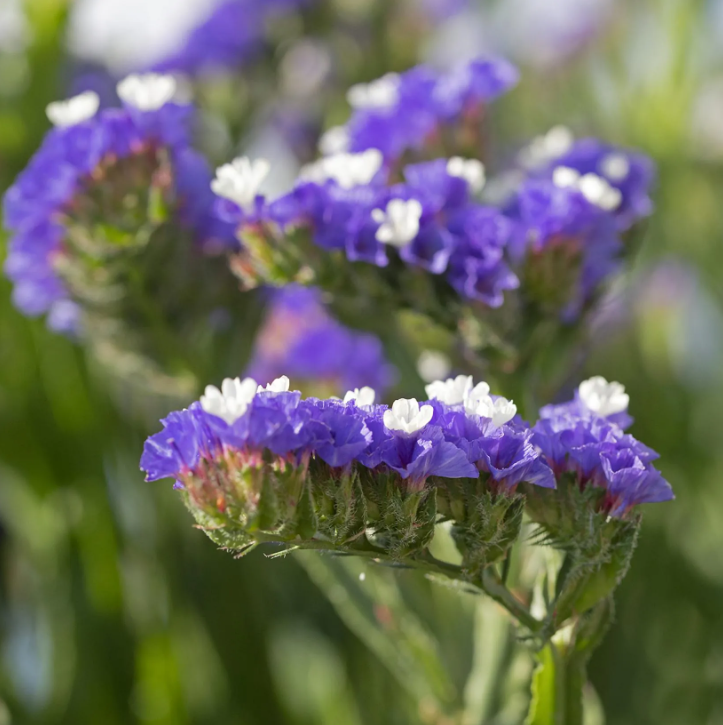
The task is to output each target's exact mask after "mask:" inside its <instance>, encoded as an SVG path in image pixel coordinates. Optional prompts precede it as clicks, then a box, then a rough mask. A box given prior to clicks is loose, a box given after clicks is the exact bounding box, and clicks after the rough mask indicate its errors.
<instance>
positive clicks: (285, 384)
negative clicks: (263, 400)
mask: <svg viewBox="0 0 723 725" xmlns="http://www.w3.org/2000/svg"><path fill="white" fill-rule="evenodd" d="M290 384H291V383H290V381H289V378H287V377H286V375H282V376H281V377H280V378H276V380H274V381H273V382H271V383H269V384H268V385H267V386H266V387H264V386H263V385H259V387H258V392H259V393H264V392H268V393H287V392H288V391H289V386H290Z"/></svg>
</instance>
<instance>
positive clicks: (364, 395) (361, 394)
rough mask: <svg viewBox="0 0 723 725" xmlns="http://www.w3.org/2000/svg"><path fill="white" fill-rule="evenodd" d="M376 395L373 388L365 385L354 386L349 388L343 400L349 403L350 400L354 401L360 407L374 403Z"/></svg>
mask: <svg viewBox="0 0 723 725" xmlns="http://www.w3.org/2000/svg"><path fill="white" fill-rule="evenodd" d="M376 397H377V394H376V391H375V390H374V388H370V387H368V386H365V387H363V388H355V389H354V390H349V391H348V392H347V394H346V395H345V396H344V402H345V403H351V402H352V401H354V402H356V404H357V406H358V407H360V408H362V407H367V406H371V405H374V401H375V400H376Z"/></svg>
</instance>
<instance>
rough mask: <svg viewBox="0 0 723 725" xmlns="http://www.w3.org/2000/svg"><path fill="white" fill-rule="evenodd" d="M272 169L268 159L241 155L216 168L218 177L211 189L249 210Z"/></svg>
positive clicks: (212, 183)
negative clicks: (253, 158) (252, 159)
mask: <svg viewBox="0 0 723 725" xmlns="http://www.w3.org/2000/svg"><path fill="white" fill-rule="evenodd" d="M270 170H271V165H270V164H269V162H268V161H267V160H266V159H255V160H254V161H251V159H249V158H248V156H240V157H239V158H236V159H234V160H233V161H232V162H231V163H230V164H224V165H223V166H219V168H218V169H216V178H215V179H214V180H213V181H212V182H211V190H212V191H213V193H214V194H216V195H217V196H220V197H223V198H224V199H229V200H231V201H233V202H234V203H235V204H237V205H238V206H240V207H241V208H242V209H246V210H249V209H250V208H251V207H252V206H253V203H254V201H255V199H256V197H257V195H258V193H259V189H260V187H261V185H262V184H263V182H264V181H265V179H266V177H267V176H268V175H269V171H270Z"/></svg>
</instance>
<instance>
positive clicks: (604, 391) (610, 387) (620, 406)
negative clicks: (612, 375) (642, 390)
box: [578, 375, 630, 418]
mask: <svg viewBox="0 0 723 725" xmlns="http://www.w3.org/2000/svg"><path fill="white" fill-rule="evenodd" d="M578 394H579V396H580V400H581V401H582V402H583V404H584V405H585V407H586V408H588V410H591V411H592V412H593V413H596V414H597V415H600V416H602V417H603V418H604V417H606V416H608V415H614V414H615V413H622V412H624V411H626V410H627V409H628V404H629V403H630V396H629V395H628V394H627V393H626V392H625V386H624V385H621V384H620V383H615V382H612V383H609V382H608V381H607V380H605V378H603V377H601V376H600V375H596V376H595V377H593V378H590V379H589V380H585V381H584V382H582V383H580V387H579V388H578Z"/></svg>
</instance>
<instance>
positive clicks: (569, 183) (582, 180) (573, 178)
mask: <svg viewBox="0 0 723 725" xmlns="http://www.w3.org/2000/svg"><path fill="white" fill-rule="evenodd" d="M552 183H553V184H555V186H557V187H559V188H561V189H574V190H575V191H579V192H580V193H581V194H582V195H583V196H584V197H585V199H587V201H589V202H590V203H591V204H594V205H595V206H598V207H600V208H601V209H603V210H604V211H615V209H617V208H618V207H619V206H620V203H621V202H622V200H623V197H622V194H621V193H620V191H619V190H618V189H616V188H615V187H614V186H611V185H610V184H609V183H608V182H607V181H606V180H605V179H604V178H603V177H602V176H598V175H597V174H585V175H584V176H581V175H580V173H579V172H578V171H576V170H575V169H570V168H568V167H567V166H558V167H557V168H556V169H555V170H554V171H553V172H552Z"/></svg>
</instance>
